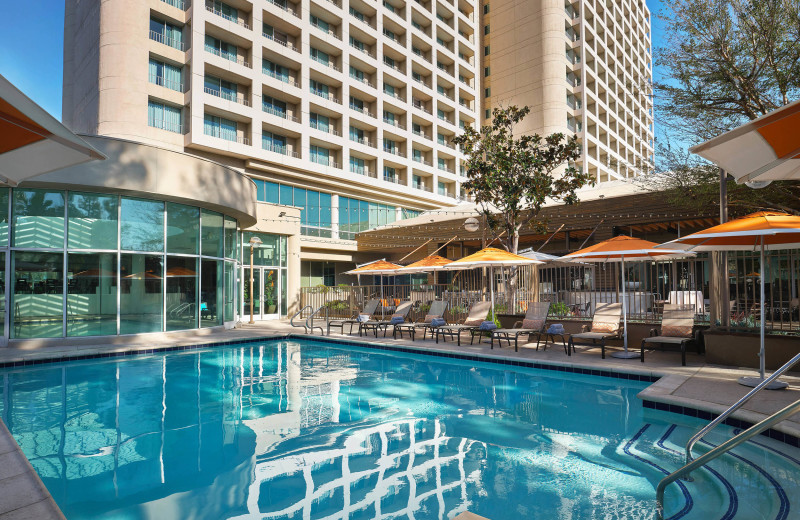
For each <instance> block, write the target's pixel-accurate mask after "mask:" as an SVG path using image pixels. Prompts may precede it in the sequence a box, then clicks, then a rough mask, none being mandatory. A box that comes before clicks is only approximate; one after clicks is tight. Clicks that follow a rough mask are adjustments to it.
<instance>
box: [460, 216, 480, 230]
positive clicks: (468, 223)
mask: <svg viewBox="0 0 800 520" xmlns="http://www.w3.org/2000/svg"><path fill="white" fill-rule="evenodd" d="M480 227H481V225H480V222H478V219H476V218H475V217H470V218H468V219H467V220H465V221H464V229H465V230H467V231H468V232H470V233H474V232H476V231H478V229H480Z"/></svg>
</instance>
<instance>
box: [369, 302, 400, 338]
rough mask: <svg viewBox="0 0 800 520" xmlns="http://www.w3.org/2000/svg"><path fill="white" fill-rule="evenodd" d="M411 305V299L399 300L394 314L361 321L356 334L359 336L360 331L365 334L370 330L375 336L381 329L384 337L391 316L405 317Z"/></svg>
mask: <svg viewBox="0 0 800 520" xmlns="http://www.w3.org/2000/svg"><path fill="white" fill-rule="evenodd" d="M412 305H413V302H411V301H404V302H400V304H399V305H398V306H397V309H395V312H394V314H392V316H391V318H389V319H388V320H369V321H365V322H363V323H362V324H361V327H360V328H359V329H358V335H359V336H361V332H362V331H363V332H364V334H366V333H367V332H368V331H370V330H371V331H373V332H375V337H376V338H377V337H378V331H380V330H381V329H383V337H384V338H385V337H386V331H387V329H388V328H389V325H392V318H397V317H400V318H403V319H405V318H406V316H408V313H409V312H410V311H411V306H412Z"/></svg>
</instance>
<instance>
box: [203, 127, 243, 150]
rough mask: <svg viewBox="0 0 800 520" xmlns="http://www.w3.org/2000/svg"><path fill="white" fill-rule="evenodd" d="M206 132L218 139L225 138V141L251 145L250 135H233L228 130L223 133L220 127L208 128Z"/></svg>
mask: <svg viewBox="0 0 800 520" xmlns="http://www.w3.org/2000/svg"><path fill="white" fill-rule="evenodd" d="M204 133H205V135H208V136H211V137H216V138H217V139H223V140H225V141H230V142H232V143H239V144H243V145H245V146H250V138H249V137H243V136H240V135H236V136H233V135H231V134H230V133H227V132H225V133H223V132H221V131H220V130H219V129H214V128H211V129H206V130H205V132H204Z"/></svg>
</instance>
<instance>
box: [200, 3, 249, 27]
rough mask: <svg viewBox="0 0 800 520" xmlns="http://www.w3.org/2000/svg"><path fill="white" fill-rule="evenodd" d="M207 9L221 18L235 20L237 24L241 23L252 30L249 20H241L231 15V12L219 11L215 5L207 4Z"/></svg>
mask: <svg viewBox="0 0 800 520" xmlns="http://www.w3.org/2000/svg"><path fill="white" fill-rule="evenodd" d="M206 11H208V12H209V13H213V14H215V15H217V16H219V17H220V18H224V19H225V20H228V21H229V22H233V23H235V24H236V25H241V26H242V27H244V28H245V29H247V30H248V31H249V30H250V25H249V24H248V23H247V22H245V21H244V20H240V19H239V18H234V17H233V16H231V15H229V14H225V13H223V12H222V11H218V10H217V9H215V8H214V6H213V5H209V4H206Z"/></svg>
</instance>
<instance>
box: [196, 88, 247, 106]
mask: <svg viewBox="0 0 800 520" xmlns="http://www.w3.org/2000/svg"><path fill="white" fill-rule="evenodd" d="M203 92H205V93H206V94H211V95H212V96H216V97H218V98H222V99H224V100H225V101H233V102H234V103H239V104H240V105H244V106H246V107H249V106H250V100H249V99H247V98H246V97H245V96H243V95H241V94H238V93H233V92H225V91H224V90H221V89H215V88H212V87H203Z"/></svg>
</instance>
